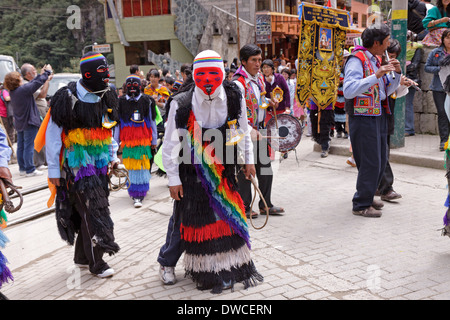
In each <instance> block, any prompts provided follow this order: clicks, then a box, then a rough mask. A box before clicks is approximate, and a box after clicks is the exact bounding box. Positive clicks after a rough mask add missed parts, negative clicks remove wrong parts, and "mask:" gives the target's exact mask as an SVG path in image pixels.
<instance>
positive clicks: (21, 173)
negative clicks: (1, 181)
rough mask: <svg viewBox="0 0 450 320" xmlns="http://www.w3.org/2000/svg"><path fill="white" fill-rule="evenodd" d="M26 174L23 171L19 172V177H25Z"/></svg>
mask: <svg viewBox="0 0 450 320" xmlns="http://www.w3.org/2000/svg"><path fill="white" fill-rule="evenodd" d="M26 174H27V173H26V172H25V171H19V175H21V176H22V177H23V176H24V175H26Z"/></svg>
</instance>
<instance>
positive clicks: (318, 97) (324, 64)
mask: <svg viewBox="0 0 450 320" xmlns="http://www.w3.org/2000/svg"><path fill="white" fill-rule="evenodd" d="M298 12H299V20H300V33H299V39H300V42H299V46H298V71H297V97H298V101H299V102H300V103H301V104H302V105H305V104H306V102H307V101H308V100H309V99H312V101H313V102H314V103H315V104H316V105H317V106H318V107H319V109H325V108H327V107H328V106H330V105H331V104H333V105H334V103H335V101H336V97H337V88H338V86H339V76H340V63H341V61H342V59H343V56H344V46H345V40H346V33H347V29H348V28H349V27H350V18H349V13H348V12H347V11H344V10H339V9H331V8H328V7H323V6H318V5H314V4H310V3H305V2H304V3H301V4H300V5H299V10H298Z"/></svg>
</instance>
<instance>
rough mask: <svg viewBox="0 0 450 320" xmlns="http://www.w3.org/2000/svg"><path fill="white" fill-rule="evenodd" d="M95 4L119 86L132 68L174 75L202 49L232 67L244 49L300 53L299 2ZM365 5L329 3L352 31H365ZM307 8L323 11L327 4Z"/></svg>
mask: <svg viewBox="0 0 450 320" xmlns="http://www.w3.org/2000/svg"><path fill="white" fill-rule="evenodd" d="M99 1H100V2H101V3H103V4H104V8H105V32H106V41H107V43H109V44H110V45H111V48H112V51H113V54H114V64H115V78H116V85H118V86H120V85H121V84H122V82H123V81H124V79H125V77H126V76H128V74H129V67H130V66H131V65H132V64H137V65H139V66H140V68H141V70H142V71H143V72H144V74H146V73H147V72H148V70H150V69H151V68H153V67H155V66H156V67H158V68H162V67H163V66H167V67H168V68H169V69H170V70H171V72H172V73H174V72H175V70H177V69H179V67H180V65H181V64H182V63H192V60H193V58H194V57H195V55H196V54H197V53H198V52H200V51H202V50H205V49H212V50H215V51H217V52H218V53H220V54H221V55H222V57H223V58H224V59H226V60H228V61H230V62H231V60H233V58H235V57H239V48H240V47H241V46H243V45H244V44H246V43H257V44H258V45H260V46H261V48H262V50H263V58H275V57H276V56H278V55H283V57H285V58H286V59H287V60H288V61H290V62H293V61H294V60H295V59H296V56H297V53H298V32H299V20H298V12H297V11H298V5H299V2H300V1H297V0H248V1H247V0H245V1H244V0H238V1H236V0H99ZM369 1H371V0H333V4H334V3H335V6H336V7H337V8H339V9H344V10H347V11H349V12H350V16H351V19H352V21H353V23H354V24H355V28H365V27H366V25H367V19H368V18H367V17H368V10H369V9H368V8H369V5H370V3H368V2H369ZM307 2H311V3H315V4H318V5H325V0H308V1H307ZM236 4H237V5H236ZM262 20H263V21H265V22H264V23H263V24H264V25H265V26H266V27H268V28H267V29H268V30H269V33H268V34H267V36H265V37H264V36H262V37H261V36H258V30H259V29H260V27H261V21H262ZM238 26H239V27H238Z"/></svg>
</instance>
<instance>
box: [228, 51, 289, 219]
mask: <svg viewBox="0 0 450 320" xmlns="http://www.w3.org/2000/svg"><path fill="white" fill-rule="evenodd" d="M261 52H262V51H261V49H260V48H259V47H258V46H257V45H254V44H247V45H245V46H243V47H242V48H241V50H240V59H241V66H240V67H239V69H238V70H237V71H236V73H235V75H234V77H233V79H234V80H233V81H234V82H235V83H236V84H237V86H238V87H239V89H240V90H241V93H242V95H243V96H244V98H245V102H246V106H247V118H248V122H249V124H250V126H251V127H252V131H251V136H252V141H253V150H254V155H255V156H254V159H255V167H256V175H257V179H258V186H259V189H260V190H261V193H262V195H263V197H264V199H265V201H266V203H267V206H268V207H269V214H270V215H280V214H282V213H283V212H284V209H283V208H280V207H276V206H274V205H273V204H272V201H271V193H272V182H273V171H272V164H271V161H270V155H269V150H268V143H267V139H264V138H262V136H263V135H262V134H261V132H260V129H263V128H264V124H265V122H264V121H265V119H266V109H263V108H261V106H263V103H264V101H263V99H265V94H266V89H265V84H264V79H263V77H262V75H261V73H260V67H261V61H262V58H261ZM283 80H284V78H283ZM267 100H268V102H269V104H270V105H271V106H272V107H274V106H275V103H274V102H273V101H272V99H267ZM238 180H239V193H240V195H241V197H242V200H243V201H244V204H245V211H246V214H247V216H249V215H250V214H251V215H252V217H255V216H256V215H257V214H258V213H257V212H251V208H250V206H251V202H252V185H251V182H250V181H248V179H245V177H244V175H243V174H242V173H240V174H239V176H238ZM259 209H260V212H261V213H262V214H265V213H266V210H265V209H264V201H263V200H262V199H260V201H259Z"/></svg>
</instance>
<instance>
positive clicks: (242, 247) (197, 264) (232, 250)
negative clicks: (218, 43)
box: [163, 50, 262, 293]
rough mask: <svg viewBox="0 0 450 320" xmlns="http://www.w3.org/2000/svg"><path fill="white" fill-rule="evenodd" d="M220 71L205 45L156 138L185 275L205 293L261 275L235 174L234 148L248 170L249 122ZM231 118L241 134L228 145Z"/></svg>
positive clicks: (219, 63) (250, 167) (241, 102)
mask: <svg viewBox="0 0 450 320" xmlns="http://www.w3.org/2000/svg"><path fill="white" fill-rule="evenodd" d="M224 77H225V70H224V66H223V61H222V58H221V57H220V56H219V54H218V53H216V52H214V51H211V50H206V51H202V52H201V53H199V54H198V55H197V56H196V57H195V59H194V63H193V78H194V81H195V87H194V88H193V89H192V90H189V91H186V92H183V93H181V94H178V95H176V96H174V98H173V100H172V102H171V106H170V111H169V116H168V120H167V127H166V134H165V137H164V144H163V161H164V168H165V169H166V172H167V176H168V179H169V189H170V195H171V197H172V198H173V199H175V204H174V213H175V214H176V215H181V228H180V231H181V232H180V233H181V238H182V241H183V247H184V249H185V254H184V266H185V271H186V275H187V276H190V277H191V278H192V279H193V280H194V282H195V283H196V285H197V288H198V289H201V290H207V289H211V292H212V293H220V292H222V290H223V289H228V288H232V287H233V286H234V284H235V283H238V282H243V283H244V286H245V287H246V288H247V287H249V286H251V285H254V284H256V281H262V276H261V275H260V274H259V273H258V272H257V271H256V268H255V266H254V264H253V261H252V259H251V257H250V243H249V241H250V238H249V230H248V225H247V220H246V217H245V208H244V205H243V202H242V199H241V198H240V196H239V193H238V192H237V181H236V178H235V173H236V170H238V169H239V168H238V162H237V154H238V150H237V149H240V150H241V151H242V152H244V159H245V164H243V165H244V168H243V170H244V172H245V174H246V176H247V178H250V175H254V174H255V168H254V165H253V164H251V163H252V161H253V157H252V147H251V146H252V144H251V139H250V128H249V126H248V123H247V117H246V108H245V103H244V100H243V99H242V98H241V95H240V92H239V89H238V88H237V87H236V86H235V85H234V84H233V83H232V82H228V81H223V80H224ZM232 123H234V124H235V125H237V126H238V127H239V128H240V130H242V134H243V139H242V142H241V143H239V144H238V146H230V147H227V146H226V144H225V142H226V141H227V140H226V136H227V132H228V131H229V129H230V125H231V124H232ZM181 139H182V140H181ZM180 141H182V143H181V144H180ZM230 154H231V155H232V157H229V155H230ZM180 156H181V159H180Z"/></svg>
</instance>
